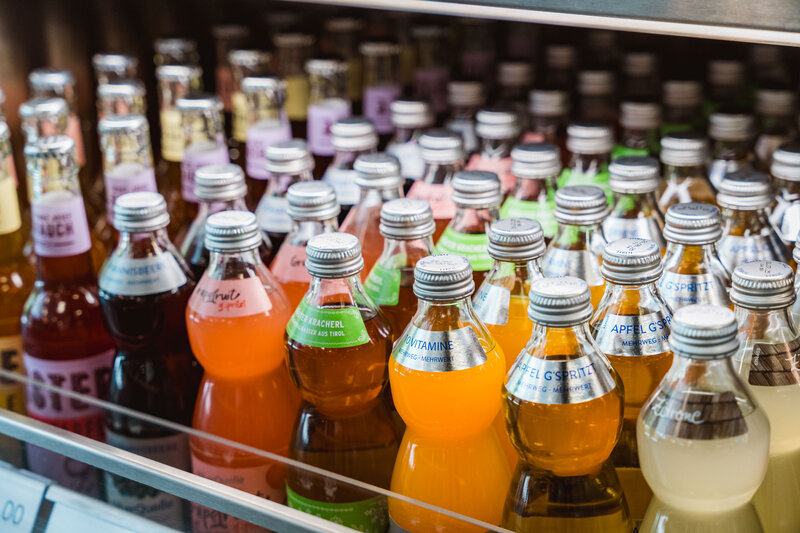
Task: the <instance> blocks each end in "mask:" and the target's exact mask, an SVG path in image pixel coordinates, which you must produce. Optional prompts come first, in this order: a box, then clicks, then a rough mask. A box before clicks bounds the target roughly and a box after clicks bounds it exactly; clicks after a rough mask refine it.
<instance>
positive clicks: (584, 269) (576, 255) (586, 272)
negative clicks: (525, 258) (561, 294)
mask: <svg viewBox="0 0 800 533" xmlns="http://www.w3.org/2000/svg"><path fill="white" fill-rule="evenodd" d="M542 272H544V275H545V276H547V277H548V278H556V277H561V276H574V277H576V278H580V279H582V280H584V281H586V283H588V284H589V286H590V287H597V286H600V285H603V284H604V283H605V280H604V279H603V276H602V275H601V274H600V261H599V259H598V258H597V256H596V255H595V254H594V253H592V252H590V251H589V250H564V249H562V248H550V249H549V250H547V252H546V253H545V255H544V258H542Z"/></svg>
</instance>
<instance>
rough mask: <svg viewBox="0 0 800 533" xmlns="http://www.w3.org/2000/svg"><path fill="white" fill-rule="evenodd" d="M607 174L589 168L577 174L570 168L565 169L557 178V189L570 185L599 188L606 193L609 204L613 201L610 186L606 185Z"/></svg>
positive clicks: (604, 171) (606, 171) (605, 171)
mask: <svg viewBox="0 0 800 533" xmlns="http://www.w3.org/2000/svg"><path fill="white" fill-rule="evenodd" d="M608 179H609V174H608V170H598V169H597V168H590V169H589V170H586V171H583V172H579V171H577V170H573V169H571V168H565V169H564V170H563V171H562V172H561V176H559V177H558V188H559V189H561V188H563V187H567V186H570V185H593V186H595V187H600V188H601V189H603V192H605V193H606V198H608V202H609V204H610V203H611V202H612V201H613V199H614V193H613V192H612V191H611V186H610V185H609V184H608Z"/></svg>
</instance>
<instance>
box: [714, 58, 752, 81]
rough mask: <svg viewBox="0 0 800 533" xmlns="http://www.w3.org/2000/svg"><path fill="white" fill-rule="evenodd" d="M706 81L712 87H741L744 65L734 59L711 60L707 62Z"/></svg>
mask: <svg viewBox="0 0 800 533" xmlns="http://www.w3.org/2000/svg"><path fill="white" fill-rule="evenodd" d="M708 81H710V82H711V84H712V85H741V84H742V83H744V63H742V62H741V61H737V60H735V59H713V60H711V61H709V62H708Z"/></svg>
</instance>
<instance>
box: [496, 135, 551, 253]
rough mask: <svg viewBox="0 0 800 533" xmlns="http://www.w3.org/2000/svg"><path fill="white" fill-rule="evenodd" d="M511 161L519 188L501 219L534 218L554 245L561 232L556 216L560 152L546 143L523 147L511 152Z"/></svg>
mask: <svg viewBox="0 0 800 533" xmlns="http://www.w3.org/2000/svg"><path fill="white" fill-rule="evenodd" d="M511 161H512V162H511V173H512V174H513V175H514V177H515V178H516V181H517V184H516V186H515V188H514V190H513V191H512V192H511V194H509V195H508V197H507V198H506V200H505V202H504V203H503V207H501V208H500V218H511V217H523V218H532V219H533V220H536V221H537V222H538V223H539V224H541V228H542V232H543V234H544V238H545V240H546V241H547V242H550V239H552V238H553V236H554V235H555V234H556V229H557V228H558V223H557V222H556V219H555V215H554V214H553V212H554V211H555V207H556V203H555V202H556V189H557V188H558V185H557V183H556V182H557V179H558V176H559V174H560V173H561V161H560V159H559V154H558V148H557V147H556V146H554V145H552V144H548V143H543V142H542V143H525V144H520V145H517V146H516V147H514V149H513V150H511Z"/></svg>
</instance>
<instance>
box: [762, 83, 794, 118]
mask: <svg viewBox="0 0 800 533" xmlns="http://www.w3.org/2000/svg"><path fill="white" fill-rule="evenodd" d="M794 106H795V97H794V92H793V91H787V90H780V89H759V90H758V91H756V113H758V114H759V115H769V116H776V117H784V116H791V115H792V114H793V113H794Z"/></svg>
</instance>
